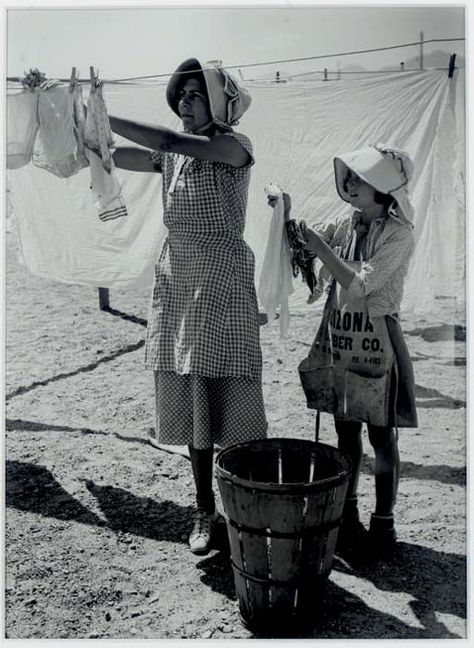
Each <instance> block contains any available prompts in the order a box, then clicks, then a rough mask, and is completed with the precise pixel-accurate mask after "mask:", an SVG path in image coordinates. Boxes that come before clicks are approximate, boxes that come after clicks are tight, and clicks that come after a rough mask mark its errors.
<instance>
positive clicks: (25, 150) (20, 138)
mask: <svg viewBox="0 0 474 648" xmlns="http://www.w3.org/2000/svg"><path fill="white" fill-rule="evenodd" d="M38 96H39V94H38V92H32V91H30V90H23V91H21V92H18V93H15V94H9V95H7V169H19V168H20V167H22V166H25V165H26V164H28V163H29V162H30V161H31V156H32V155H33V146H34V143H35V137H36V134H37V132H38V127H39V122H38Z"/></svg>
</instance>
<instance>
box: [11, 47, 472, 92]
mask: <svg viewBox="0 0 474 648" xmlns="http://www.w3.org/2000/svg"><path fill="white" fill-rule="evenodd" d="M456 41H465V38H461V37H457V38H432V39H429V40H423V41H414V42H412V43H403V44H401V45H388V46H386V47H373V48H369V49H363V50H353V51H349V52H337V53H333V54H318V55H315V56H304V57H298V58H291V59H278V60H274V61H261V62H257V63H242V64H239V65H226V66H225V67H226V70H233V69H244V68H251V67H261V66H265V65H281V64H283V63H301V62H303V61H315V60H320V59H325V58H336V57H338V58H339V57H342V56H354V55H357V54H369V53H374V52H383V51H387V50H394V49H401V48H404V47H414V46H417V45H421V44H423V45H427V44H428V43H444V42H456ZM203 69H205V70H207V69H213V68H203ZM441 69H444V68H441ZM364 72H365V71H364ZM373 72H376V71H373ZM379 72H382V71H379ZM371 73H372V71H371ZM173 74H174V72H167V73H161V74H150V75H145V76H137V77H124V78H121V79H102V82H103V83H107V84H122V83H123V84H124V85H125V84H127V85H128V84H131V82H136V81H147V80H148V81H151V80H153V79H161V78H167V77H170V76H172V75H173ZM178 74H183V75H184V74H189V72H180V73H178ZM301 74H306V73H301ZM341 74H342V72H341ZM289 76H291V77H296V76H298V75H297V74H291V75H289ZM56 80H57V81H59V82H61V83H69V79H56ZM7 81H11V82H14V83H16V82H21V77H7ZM77 81H78V82H79V83H89V82H90V79H77Z"/></svg>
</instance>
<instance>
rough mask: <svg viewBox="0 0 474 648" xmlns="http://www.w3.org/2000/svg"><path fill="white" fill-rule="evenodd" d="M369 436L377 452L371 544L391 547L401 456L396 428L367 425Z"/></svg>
mask: <svg viewBox="0 0 474 648" xmlns="http://www.w3.org/2000/svg"><path fill="white" fill-rule="evenodd" d="M367 427H368V432H369V440H370V443H371V444H372V446H373V448H374V452H375V513H373V515H372V516H371V519H370V527H369V539H370V545H372V547H373V548H374V549H377V550H380V551H382V552H383V551H385V550H390V549H391V547H392V546H393V544H394V543H395V541H396V537H397V536H396V532H395V525H394V519H393V509H394V506H395V502H396V499H397V492H398V481H399V474H400V456H399V453H398V443H397V436H396V432H395V430H394V429H393V428H389V427H377V426H374V425H368V426H367Z"/></svg>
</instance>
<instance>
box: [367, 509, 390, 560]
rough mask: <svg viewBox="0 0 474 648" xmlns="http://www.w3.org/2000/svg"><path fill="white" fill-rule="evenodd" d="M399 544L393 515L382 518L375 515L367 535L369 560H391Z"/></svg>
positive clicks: (371, 519) (372, 517)
mask: <svg viewBox="0 0 474 648" xmlns="http://www.w3.org/2000/svg"><path fill="white" fill-rule="evenodd" d="M396 542H397V532H396V530H395V524H394V520H393V515H390V516H381V515H375V514H373V515H372V516H371V518H370V526H369V531H368V534H367V556H368V557H369V558H372V559H375V560H378V559H389V558H391V557H392V555H393V550H394V548H395V544H396Z"/></svg>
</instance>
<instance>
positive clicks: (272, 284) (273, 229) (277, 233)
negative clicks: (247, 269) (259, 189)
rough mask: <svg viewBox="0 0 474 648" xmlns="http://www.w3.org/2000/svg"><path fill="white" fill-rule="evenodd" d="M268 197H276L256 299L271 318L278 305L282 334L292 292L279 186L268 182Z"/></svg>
mask: <svg viewBox="0 0 474 648" xmlns="http://www.w3.org/2000/svg"><path fill="white" fill-rule="evenodd" d="M265 193H266V194H267V195H268V196H278V198H279V200H278V202H277V203H276V205H275V207H274V208H273V214H272V220H271V223H270V229H269V232H268V239H267V245H266V249H265V255H264V258H263V266H262V272H261V274H260V282H259V287H258V298H259V300H260V302H261V304H262V306H263V307H264V309H265V312H266V313H267V315H268V319H269V320H272V319H274V318H275V314H276V310H277V308H278V307H280V320H279V323H280V335H281V336H282V337H284V336H285V335H286V333H287V332H288V328H289V325H290V310H289V304H288V298H289V296H290V295H291V294H292V292H293V279H292V269H291V253H290V247H289V245H288V240H287V236H286V229H285V219H284V213H283V199H282V191H281V189H280V187H278V186H277V185H275V184H273V183H271V184H270V185H268V186H267V187H265Z"/></svg>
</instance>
